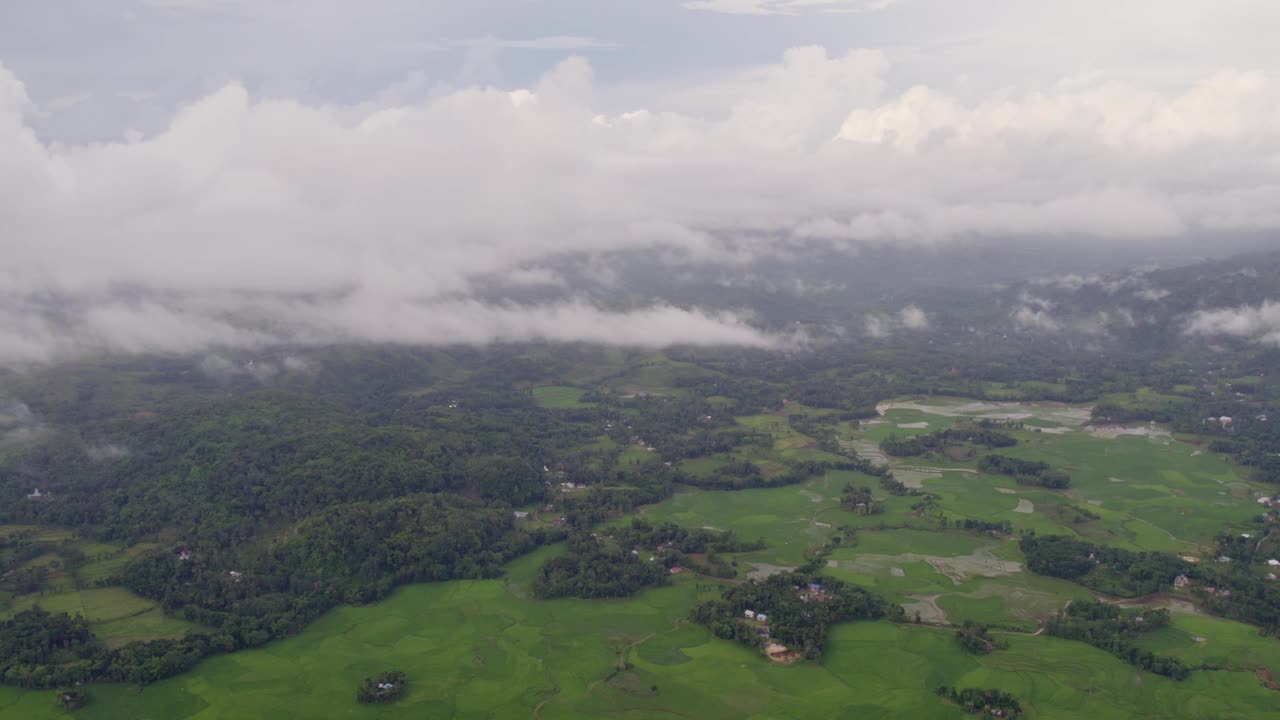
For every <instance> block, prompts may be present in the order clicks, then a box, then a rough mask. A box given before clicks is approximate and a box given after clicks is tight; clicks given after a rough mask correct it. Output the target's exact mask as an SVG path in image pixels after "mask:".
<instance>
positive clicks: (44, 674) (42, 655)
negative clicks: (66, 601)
mask: <svg viewBox="0 0 1280 720" xmlns="http://www.w3.org/2000/svg"><path fill="white" fill-rule="evenodd" d="M103 654H104V651H103V648H102V647H101V646H100V645H99V644H98V643H97V642H96V641H95V640H94V638H93V634H92V633H91V632H90V631H89V624H88V623H87V622H86V621H85V619H84V618H83V617H80V616H76V617H71V616H70V615H68V614H66V613H59V614H56V615H55V614H52V613H49V612H46V611H44V610H42V609H40V608H33V609H31V610H24V611H22V612H19V613H17V614H16V615H14V616H13V618H12V619H10V620H5V621H3V622H0V678H3V680H4V681H5V682H7V683H9V684H12V685H19V686H21V687H38V688H49V687H57V686H59V685H71V684H74V683H76V682H80V681H83V680H84V679H85V678H86V677H88V676H89V674H90V673H91V672H92V670H93V669H94V668H95V666H96V664H97V663H98V662H99V661H100V658H101V657H102V655H103Z"/></svg>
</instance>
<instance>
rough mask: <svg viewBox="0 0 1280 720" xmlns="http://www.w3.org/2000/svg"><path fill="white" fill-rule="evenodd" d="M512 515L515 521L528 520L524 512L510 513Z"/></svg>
mask: <svg viewBox="0 0 1280 720" xmlns="http://www.w3.org/2000/svg"><path fill="white" fill-rule="evenodd" d="M512 515H514V516H515V518H516V519H517V520H528V519H529V513H527V512H525V511H524V510H516V511H515V512H514V513H512Z"/></svg>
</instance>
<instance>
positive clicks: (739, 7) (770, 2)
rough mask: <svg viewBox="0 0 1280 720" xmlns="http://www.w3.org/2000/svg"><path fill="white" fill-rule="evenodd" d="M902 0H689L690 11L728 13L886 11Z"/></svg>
mask: <svg viewBox="0 0 1280 720" xmlns="http://www.w3.org/2000/svg"><path fill="white" fill-rule="evenodd" d="M900 1H901V0H689V2H686V3H684V5H683V7H685V8H686V9H689V10H704V11H707V12H716V13H724V14H726V15H800V14H802V13H806V12H821V13H862V12H875V11H877V10H884V9H886V8H888V7H891V6H893V5H897V4H898V3H899V2H900Z"/></svg>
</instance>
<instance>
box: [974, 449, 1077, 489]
mask: <svg viewBox="0 0 1280 720" xmlns="http://www.w3.org/2000/svg"><path fill="white" fill-rule="evenodd" d="M978 469H979V470H981V471H982V472H984V473H991V474H992V475H1008V476H1010V477H1012V478H1013V479H1014V480H1015V481H1017V483H1018V484H1019V485H1037V486H1039V487H1043V488H1049V489H1051V490H1062V489H1065V488H1069V487H1071V476H1070V475H1068V474H1066V473H1065V472H1062V471H1061V470H1054V469H1053V468H1051V467H1049V464H1048V463H1043V462H1037V461H1034V460H1019V459H1018V458H1011V457H1005V456H1004V455H983V456H982V459H980V460H978Z"/></svg>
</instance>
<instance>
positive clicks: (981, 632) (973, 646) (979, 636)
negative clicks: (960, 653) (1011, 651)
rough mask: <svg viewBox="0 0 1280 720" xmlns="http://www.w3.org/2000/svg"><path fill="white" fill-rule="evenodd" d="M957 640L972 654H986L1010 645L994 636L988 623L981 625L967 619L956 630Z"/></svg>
mask: <svg viewBox="0 0 1280 720" xmlns="http://www.w3.org/2000/svg"><path fill="white" fill-rule="evenodd" d="M956 641H957V642H959V643H960V647H961V648H962V649H963V650H964V651H965V652H967V653H969V654H970V655H986V654H988V653H990V652H993V651H995V650H997V649H1004V648H1005V647H1008V645H1007V643H1004V642H1001V641H997V640H996V639H995V638H993V637H992V636H991V631H990V629H988V628H987V626H986V625H981V624H979V623H976V622H973V621H972V620H965V621H964V624H963V625H961V626H960V629H958V630H956Z"/></svg>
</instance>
